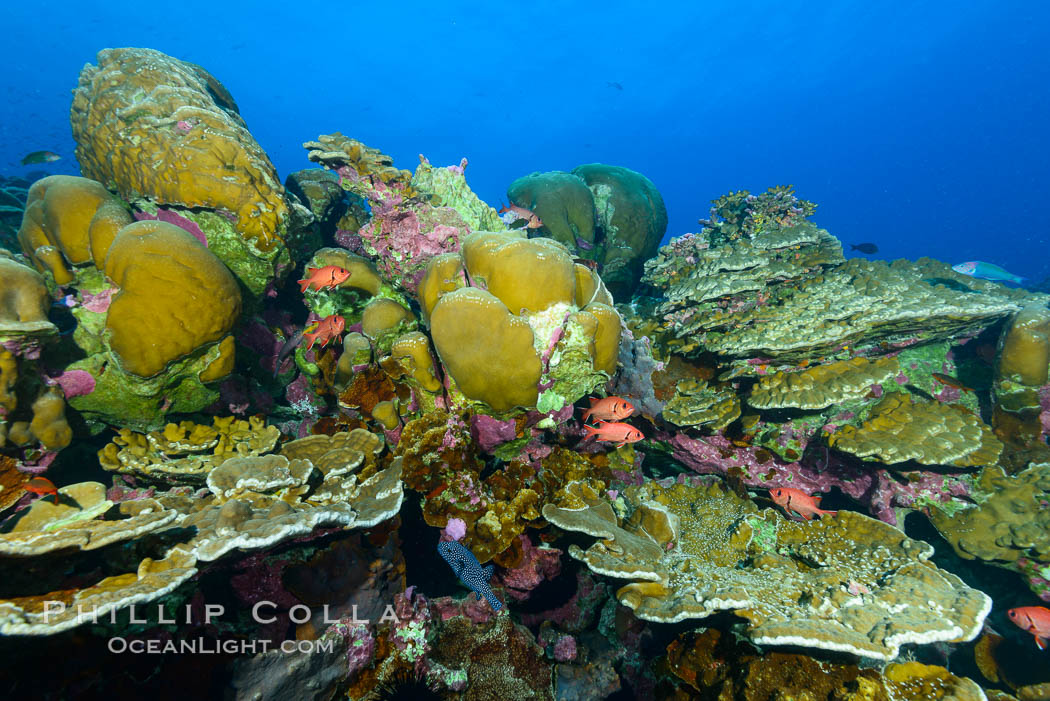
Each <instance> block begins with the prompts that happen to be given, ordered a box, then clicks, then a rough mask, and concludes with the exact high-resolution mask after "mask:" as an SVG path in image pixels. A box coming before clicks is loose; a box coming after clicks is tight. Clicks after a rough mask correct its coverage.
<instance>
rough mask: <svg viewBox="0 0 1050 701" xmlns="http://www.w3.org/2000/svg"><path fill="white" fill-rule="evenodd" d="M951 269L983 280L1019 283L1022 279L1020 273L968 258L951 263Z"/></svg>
mask: <svg viewBox="0 0 1050 701" xmlns="http://www.w3.org/2000/svg"><path fill="white" fill-rule="evenodd" d="M952 270H954V271H955V272H957V273H961V274H963V275H969V276H970V277H979V278H982V279H984V280H994V281H995V282H1012V283H1014V284H1015V285H1020V284H1021V281H1022V280H1024V278H1023V277H1021V276H1020V275H1014V274H1013V273H1009V272H1007V271H1005V270H1003V269H1002V268H1000V267H999V266H998V265H995V264H994V263H985V262H983V261H979V260H970V261H966V262H965V263H959V264H957V265H953V266H952Z"/></svg>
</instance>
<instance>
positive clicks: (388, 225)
mask: <svg viewBox="0 0 1050 701" xmlns="http://www.w3.org/2000/svg"><path fill="white" fill-rule="evenodd" d="M468 233H470V228H469V227H468V226H467V224H466V222H464V221H463V218H462V217H461V216H460V215H459V213H458V212H457V211H456V210H454V209H452V208H451V207H432V206H430V205H428V204H425V203H417V202H412V203H410V204H408V205H406V206H404V207H398V208H395V209H392V210H391V211H390V212H389V213H386V214H382V213H381V214H377V213H376V211H375V209H373V216H372V219H371V220H370V221H369V222H368V224H366V225H365V226H364V227H362V228H361V230H360V231H358V232H357V234H356V241H354V240H353V238H351V241H350V242H349V243H350V244H351V245H350V249H351V250H353V251H354V252H355V253H361V254H364V255H367V256H369V257H371V258H372V260H373V261H374V262H375V265H376V267H377V268H378V270H379V272H380V273H381V274H382V275H383V277H384V278H385V279H387V280H390V281H392V282H395V283H397V284H399V285H400V286H401V287H402V288H404V289H405V290H407V291H408V292H409V293H411V294H415V293H416V289H417V288H418V287H419V280H420V278H421V277H422V276H423V269H424V268H425V267H426V263H427V261H428V260H429V259H430V258H432V257H433V256H436V255H438V254H439V253H452V252H455V251H458V250H459V241H460V238H461V237H462V236H466V235H467V234H468Z"/></svg>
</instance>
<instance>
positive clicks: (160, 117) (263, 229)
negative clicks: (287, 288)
mask: <svg viewBox="0 0 1050 701" xmlns="http://www.w3.org/2000/svg"><path fill="white" fill-rule="evenodd" d="M70 123H71V125H72V127H73V138H74V139H75V140H76V142H77V149H76V154H77V160H78V161H80V167H81V170H82V171H83V172H84V174H85V175H88V176H90V177H93V178H97V179H98V180H100V181H102V182H103V183H105V184H106V185H107V186H109V187H112V188H113V189H114V190H116V191H117V192H118V193H120V194H121V195H122V196H123V197H125V198H128V199H131V198H134V197H147V198H149V199H151V200H153V201H154V202H156V203H158V204H178V205H182V206H185V207H206V208H209V209H216V210H225V211H228V212H232V213H233V214H234V215H235V216H236V217H237V224H236V226H237V230H238V231H239V232H241V233H242V234H243V235H244V237H245V238H246V239H249V240H250V241H251V242H252V244H253V245H254V246H255V248H257V249H258V250H260V251H271V250H274V249H275V248H276V247H277V246H279V245H281V243H282V241H281V235H282V233H283V231H284V229H285V227H286V222H287V219H288V207H287V205H286V204H285V201H284V188H283V187H282V186H281V182H280V180H279V179H278V177H277V171H276V170H275V169H274V167H273V164H272V163H270V159H269V158H267V156H266V154H265V153H264V152H263V150H262V148H260V147H259V144H258V143H256V141H255V139H254V138H252V135H251V134H250V133H249V132H248V129H247V128H246V127H245V124H244V120H243V119H241V116H240V114H238V111H237V105H236V104H235V103H234V101H233V98H232V97H231V96H230V94H229V92H227V91H226V89H225V88H224V87H223V86H222V84H221V83H220V82H219V81H218V80H216V79H215V78H214V77H213V76H212V75H211V74H209V73H208V72H207V71H206V70H204V69H203V68H201V67H200V66H197V65H195V64H192V63H186V62H184V61H179V60H178V59H175V58H172V57H171V56H167V55H165V54H163V53H161V52H159V51H153V50H151V49H135V48H122V49H105V50H103V51H100V52H99V53H98V65H97V66H92V65H90V64H88V65H86V66H84V68H83V70H81V72H80V80H79V84H78V85H77V88H76V90H75V91H74V92H73V107H72V109H71V110H70Z"/></svg>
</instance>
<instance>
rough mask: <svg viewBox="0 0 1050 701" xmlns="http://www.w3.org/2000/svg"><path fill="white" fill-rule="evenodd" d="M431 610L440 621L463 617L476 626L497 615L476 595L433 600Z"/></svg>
mask: <svg viewBox="0 0 1050 701" xmlns="http://www.w3.org/2000/svg"><path fill="white" fill-rule="evenodd" d="M430 609H431V613H432V615H433V616H434V617H435V618H437V619H438V620H441V621H447V620H448V619H450V618H455V617H456V616H463V617H464V618H467V619H469V620H470V621H471V622H472V623H474V624H478V623H488V622H489V621H491V620H492V619H493V618H495V617H496V615H497V614H496V613H495V612H494V611H493V610H492V607H491V606H489V603H488V602H487V601H485V599H481V600H480V601H479V600H478V599H477V598H476V597H475V596H474V594H467V596H466V598H464V599H454V598H452V597H451V596H442V597H439V598H437V599H433V600H432V601H431V602H430Z"/></svg>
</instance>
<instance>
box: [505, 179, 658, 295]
mask: <svg viewBox="0 0 1050 701" xmlns="http://www.w3.org/2000/svg"><path fill="white" fill-rule="evenodd" d="M507 197H508V198H509V199H510V201H511V202H513V203H514V204H516V205H519V206H521V207H524V208H526V209H528V210H530V211H532V212H534V213H535V214H536V215H537V216H539V217H540V219H541V221H542V222H543V227H542V229H541V230H542V231H544V232H546V233H547V235H549V236H550V237H551V238H553V239H554V240H556V241H558V242H559V243H561V244H562V245H564V246H565V247H566V248H567V249H568V250H570V251H572V252H573V253H574V254H575V255H576V256H577V257H580V258H584V259H587V260H592V261H595V263H596V264H597V267H598V269H599V270H600V271H601V275H602V279H603V280H604V281H605V283H606V285H608V287H609V290H610V291H611V292H612V293H613V295H614V296H616V297H617V298H620V299H627V298H629V297H630V295H631V293H632V292H633V291H634V289H635V287H636V286H637V285H638V280H639V278H640V277H641V275H642V265H643V264H644V263H645V261H646V260H648V259H649V258H651V257H652V256H653V254H654V253H656V249H657V247H658V246H659V245H660V239H662V238H663V235H664V232H665V231H666V230H667V210H666V208H665V207H664V201H663V198H662V197H661V196H660V192H659V191H658V190H657V189H656V186H655V185H653V183H652V182H651V181H650V180H649V179H648V178H646V177H645V176H644V175H642V174H641V173H636V172H635V171H633V170H630V169H628V168H623V167H621V166H611V165H606V164H603V163H590V164H587V165H581V166H578V167H576V168H574V169H573V170H572V172H571V173H564V172H560V171H554V172H549V173H533V174H531V175H528V176H525V177H523V178H518V179H517V180H515V181H514V182H513V183H511V184H510V186H509V187H508V188H507Z"/></svg>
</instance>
